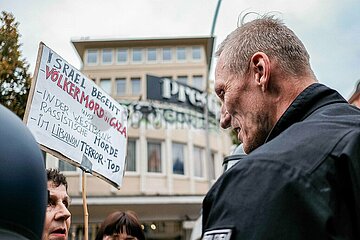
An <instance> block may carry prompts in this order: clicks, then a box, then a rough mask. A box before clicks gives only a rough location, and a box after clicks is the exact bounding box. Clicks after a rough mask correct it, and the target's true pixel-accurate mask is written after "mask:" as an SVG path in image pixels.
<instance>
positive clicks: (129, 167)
mask: <svg viewBox="0 0 360 240" xmlns="http://www.w3.org/2000/svg"><path fill="white" fill-rule="evenodd" d="M126 171H131V172H135V171H136V140H135V139H128V143H127V156H126Z"/></svg>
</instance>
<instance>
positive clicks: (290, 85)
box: [203, 15, 360, 240]
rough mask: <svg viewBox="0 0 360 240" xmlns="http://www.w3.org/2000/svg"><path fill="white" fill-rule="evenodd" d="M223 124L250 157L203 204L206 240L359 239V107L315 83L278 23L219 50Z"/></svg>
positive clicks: (244, 31) (239, 34)
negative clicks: (231, 130) (233, 133)
mask: <svg viewBox="0 0 360 240" xmlns="http://www.w3.org/2000/svg"><path fill="white" fill-rule="evenodd" d="M217 57H218V63H217V66H216V70H215V92H216V94H217V95H218V97H219V98H220V101H221V103H222V107H221V120H220V124H221V127H223V128H228V127H231V128H233V130H234V131H235V132H236V134H237V137H238V139H239V141H240V142H242V143H243V147H244V151H245V152H246V153H247V154H248V155H247V156H245V157H244V158H243V159H242V160H241V161H239V162H238V163H237V164H236V165H234V166H233V167H232V168H231V169H229V170H228V171H226V172H225V173H224V174H223V175H222V176H221V177H220V178H219V179H218V181H217V182H216V183H215V184H214V186H213V187H212V188H211V189H210V190H209V192H208V194H207V195H206V197H205V199H204V202H203V239H216V238H217V237H221V239H241V240H246V239H317V240H318V239H340V238H341V239H360V147H359V146H360V109H357V108H355V107H354V106H351V105H350V104H348V102H347V101H346V100H345V99H344V98H343V97H341V95H340V94H339V93H338V92H336V91H335V90H332V89H330V88H328V87H326V86H324V85H322V84H320V83H318V81H317V79H316V77H315V75H314V73H313V71H312V69H311V67H310V62H309V54H308V52H307V51H306V49H305V47H304V45H303V44H302V42H301V41H300V40H299V38H298V37H297V36H296V35H295V34H294V33H293V31H291V30H290V29H289V28H288V27H286V26H285V25H284V24H283V23H282V22H281V21H280V20H278V19H276V18H275V17H273V16H270V15H266V16H260V17H259V18H258V19H255V20H253V21H250V22H248V23H245V24H243V25H242V26H240V27H238V28H237V29H235V30H234V31H233V32H232V33H230V34H229V35H228V36H227V38H226V39H225V40H224V42H223V43H221V45H220V47H219V50H218V51H217Z"/></svg>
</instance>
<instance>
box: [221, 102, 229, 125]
mask: <svg viewBox="0 0 360 240" xmlns="http://www.w3.org/2000/svg"><path fill="white" fill-rule="evenodd" d="M220 126H221V127H222V128H224V129H226V128H229V127H230V126H231V116H230V114H229V113H228V111H227V110H226V108H225V107H224V105H222V106H221V114H220Z"/></svg>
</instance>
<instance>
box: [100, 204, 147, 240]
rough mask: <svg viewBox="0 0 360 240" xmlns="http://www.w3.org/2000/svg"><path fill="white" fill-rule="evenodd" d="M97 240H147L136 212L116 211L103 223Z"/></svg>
mask: <svg viewBox="0 0 360 240" xmlns="http://www.w3.org/2000/svg"><path fill="white" fill-rule="evenodd" d="M95 240H145V235H144V232H143V229H142V227H141V225H140V223H139V219H138V217H137V215H136V213H135V212H132V211H125V212H122V211H116V212H113V213H111V214H110V215H108V216H107V217H106V218H105V220H104V221H103V222H102V224H101V226H100V229H99V231H98V233H97V235H96V239H95Z"/></svg>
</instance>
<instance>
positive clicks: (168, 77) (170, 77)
mask: <svg viewBox="0 0 360 240" xmlns="http://www.w3.org/2000/svg"><path fill="white" fill-rule="evenodd" d="M162 78H167V79H170V80H172V76H162Z"/></svg>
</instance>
